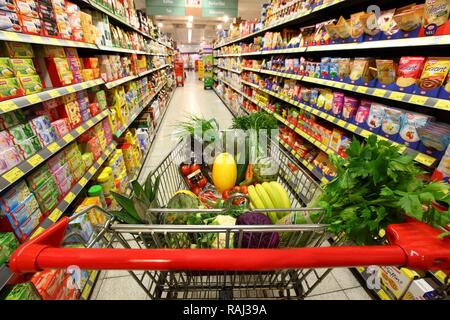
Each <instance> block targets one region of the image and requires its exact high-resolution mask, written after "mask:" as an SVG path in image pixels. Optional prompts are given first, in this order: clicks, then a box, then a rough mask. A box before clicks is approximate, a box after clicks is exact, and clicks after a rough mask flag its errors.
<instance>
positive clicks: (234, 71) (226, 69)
mask: <svg viewBox="0 0 450 320" xmlns="http://www.w3.org/2000/svg"><path fill="white" fill-rule="evenodd" d="M217 68H219V69H222V70H225V71H230V72H233V73H237V74H241V73H242V71H237V70H233V69H229V68H225V67H221V66H217Z"/></svg>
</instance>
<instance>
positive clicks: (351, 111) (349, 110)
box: [342, 96, 358, 120]
mask: <svg viewBox="0 0 450 320" xmlns="http://www.w3.org/2000/svg"><path fill="white" fill-rule="evenodd" d="M357 110H358V99H356V98H353V97H347V96H346V97H345V98H344V107H343V109H342V118H343V119H345V120H351V119H352V118H353V117H354V116H355V114H356V111H357Z"/></svg>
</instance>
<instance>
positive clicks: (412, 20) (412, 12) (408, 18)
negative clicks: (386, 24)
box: [393, 4, 425, 32]
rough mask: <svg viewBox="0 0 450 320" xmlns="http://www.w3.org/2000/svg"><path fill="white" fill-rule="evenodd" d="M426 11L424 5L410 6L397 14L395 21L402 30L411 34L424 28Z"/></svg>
mask: <svg viewBox="0 0 450 320" xmlns="http://www.w3.org/2000/svg"><path fill="white" fill-rule="evenodd" d="M424 9H425V8H424V5H423V4H422V5H414V6H410V7H408V9H406V10H404V11H401V12H397V14H396V15H395V16H394V18H393V19H394V21H395V23H396V24H397V25H398V27H399V28H400V30H402V31H405V32H411V31H413V30H416V29H417V28H419V27H421V26H422V17H423V13H424ZM397 11H398V10H397Z"/></svg>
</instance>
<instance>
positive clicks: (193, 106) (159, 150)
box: [141, 72, 233, 179]
mask: <svg viewBox="0 0 450 320" xmlns="http://www.w3.org/2000/svg"><path fill="white" fill-rule="evenodd" d="M190 114H195V115H197V116H201V117H204V118H206V119H210V118H215V119H217V121H218V122H219V123H220V126H221V128H228V127H230V126H231V121H232V119H233V117H232V115H231V114H230V112H229V111H228V110H227V109H226V108H225V107H224V106H223V104H222V102H221V101H220V99H219V98H218V97H217V95H216V94H215V93H214V91H212V90H204V89H203V82H201V81H199V80H198V79H197V74H196V73H194V72H188V73H187V79H186V81H185V83H184V87H178V88H177V89H176V90H175V94H174V97H173V98H172V101H171V103H170V106H169V109H168V110H167V113H166V116H165V118H164V120H163V122H162V124H161V128H160V131H159V132H158V135H157V137H156V140H155V143H154V144H153V147H152V149H151V150H150V154H149V155H148V158H147V161H146V163H145V164H144V169H143V170H142V174H141V179H145V177H147V175H148V174H149V173H150V172H151V171H152V169H154V168H155V167H157V166H158V165H159V163H161V161H162V160H163V159H164V158H165V157H166V156H167V155H168V154H169V153H170V151H171V150H172V149H173V148H174V147H175V145H176V143H177V140H175V139H173V138H172V133H173V132H174V130H176V123H177V122H179V121H183V120H184V119H185V118H186V117H188V116H189V115H190Z"/></svg>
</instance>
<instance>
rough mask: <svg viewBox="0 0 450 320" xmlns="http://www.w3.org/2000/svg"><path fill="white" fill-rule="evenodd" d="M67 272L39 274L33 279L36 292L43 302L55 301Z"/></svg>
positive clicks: (60, 270) (50, 271) (56, 271)
mask: <svg viewBox="0 0 450 320" xmlns="http://www.w3.org/2000/svg"><path fill="white" fill-rule="evenodd" d="M64 274H65V270H63V269H57V270H56V269H54V270H44V271H41V272H37V273H35V274H34V275H33V278H31V282H32V283H33V285H34V287H35V288H36V290H37V291H38V292H39V295H40V296H41V297H42V299H43V300H55V299H56V295H57V293H58V291H59V290H60V289H61V288H60V287H61V286H62V283H63V280H64Z"/></svg>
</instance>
